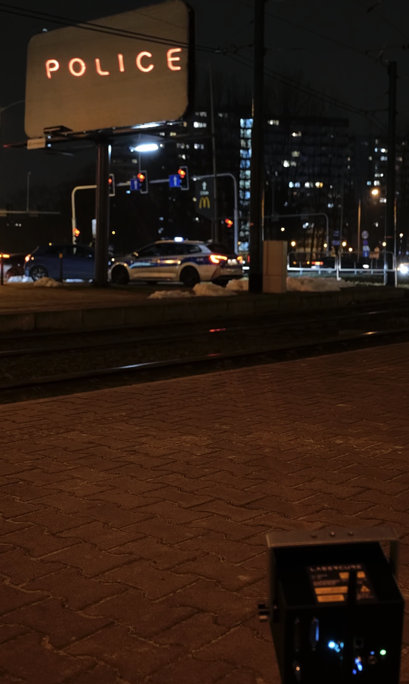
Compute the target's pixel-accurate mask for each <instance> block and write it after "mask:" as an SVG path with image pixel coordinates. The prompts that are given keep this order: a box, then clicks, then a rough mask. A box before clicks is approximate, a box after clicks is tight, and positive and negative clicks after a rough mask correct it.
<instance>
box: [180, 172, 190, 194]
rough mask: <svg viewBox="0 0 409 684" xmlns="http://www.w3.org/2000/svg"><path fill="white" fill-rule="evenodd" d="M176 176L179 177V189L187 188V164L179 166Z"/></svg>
mask: <svg viewBox="0 0 409 684" xmlns="http://www.w3.org/2000/svg"><path fill="white" fill-rule="evenodd" d="M178 176H179V178H180V185H179V187H180V189H181V190H189V173H188V168H187V166H181V167H179V169H178Z"/></svg>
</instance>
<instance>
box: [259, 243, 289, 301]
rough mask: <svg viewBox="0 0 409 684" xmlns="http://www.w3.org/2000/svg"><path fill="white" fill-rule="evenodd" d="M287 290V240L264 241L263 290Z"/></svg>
mask: <svg viewBox="0 0 409 684" xmlns="http://www.w3.org/2000/svg"><path fill="white" fill-rule="evenodd" d="M286 291H287V242H286V241H284V240H264V242H263V292H286Z"/></svg>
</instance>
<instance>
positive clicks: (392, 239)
mask: <svg viewBox="0 0 409 684" xmlns="http://www.w3.org/2000/svg"><path fill="white" fill-rule="evenodd" d="M388 76H389V121H388V171H387V173H388V178H387V188H386V236H385V241H386V249H385V252H386V254H385V258H386V260H387V267H388V273H387V281H386V284H387V285H390V286H392V287H394V286H395V273H394V272H393V271H392V269H393V266H394V261H395V260H394V258H393V257H394V256H396V220H395V177H396V161H395V157H396V153H395V150H396V81H397V68H396V62H389V64H388ZM392 253H393V255H392Z"/></svg>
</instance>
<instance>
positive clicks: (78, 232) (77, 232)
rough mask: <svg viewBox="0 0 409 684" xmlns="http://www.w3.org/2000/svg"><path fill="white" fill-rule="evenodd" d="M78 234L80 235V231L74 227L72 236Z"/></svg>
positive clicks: (77, 235)
mask: <svg viewBox="0 0 409 684" xmlns="http://www.w3.org/2000/svg"><path fill="white" fill-rule="evenodd" d="M79 236H80V231H79V230H78V228H74V237H76V238H77V237H79Z"/></svg>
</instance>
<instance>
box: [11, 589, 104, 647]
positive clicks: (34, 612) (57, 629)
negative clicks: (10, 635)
mask: <svg viewBox="0 0 409 684" xmlns="http://www.w3.org/2000/svg"><path fill="white" fill-rule="evenodd" d="M0 620H1V622H2V623H3V624H10V625H12V624H16V625H23V626H25V627H29V628H31V629H32V630H35V631H36V632H39V633H40V634H42V635H43V636H44V637H47V638H48V639H49V643H50V644H51V645H52V646H53V647H54V648H57V649H61V648H63V647H64V646H67V645H69V644H71V643H72V642H73V641H77V640H78V639H82V638H84V637H85V636H88V635H89V634H93V633H94V632H97V631H98V630H100V629H102V628H103V627H105V626H106V625H107V624H109V622H110V620H107V619H104V618H93V617H91V616H89V617H87V616H85V615H84V614H81V615H80V614H79V613H76V612H74V611H72V610H70V609H69V608H67V607H66V606H64V605H63V603H62V602H61V601H60V600H59V599H55V598H47V599H45V600H43V601H39V602H38V603H35V604H34V605H31V606H23V607H21V608H19V609H18V610H15V611H14V612H12V613H8V614H7V615H5V616H3V617H1V618H0Z"/></svg>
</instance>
